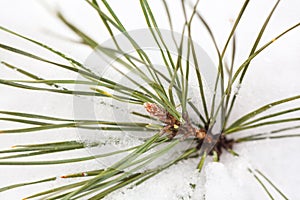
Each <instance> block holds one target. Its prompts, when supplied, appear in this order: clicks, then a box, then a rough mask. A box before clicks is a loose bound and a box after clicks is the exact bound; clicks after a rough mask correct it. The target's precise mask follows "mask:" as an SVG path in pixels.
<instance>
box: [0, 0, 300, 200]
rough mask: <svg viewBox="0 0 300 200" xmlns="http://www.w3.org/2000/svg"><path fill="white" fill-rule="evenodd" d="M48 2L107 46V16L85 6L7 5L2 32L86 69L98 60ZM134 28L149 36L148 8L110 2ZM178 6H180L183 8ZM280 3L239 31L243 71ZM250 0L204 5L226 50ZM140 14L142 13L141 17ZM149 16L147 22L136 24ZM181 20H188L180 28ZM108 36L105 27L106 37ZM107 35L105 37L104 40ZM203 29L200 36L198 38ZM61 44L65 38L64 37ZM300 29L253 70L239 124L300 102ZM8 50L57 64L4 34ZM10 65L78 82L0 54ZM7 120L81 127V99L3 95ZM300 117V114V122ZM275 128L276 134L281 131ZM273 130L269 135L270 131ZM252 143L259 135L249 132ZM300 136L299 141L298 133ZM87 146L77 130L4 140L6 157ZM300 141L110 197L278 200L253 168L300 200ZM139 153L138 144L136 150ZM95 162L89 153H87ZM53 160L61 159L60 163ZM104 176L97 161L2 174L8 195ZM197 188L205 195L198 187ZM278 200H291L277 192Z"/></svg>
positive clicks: (0, 106) (284, 6) (0, 143)
mask: <svg viewBox="0 0 300 200" xmlns="http://www.w3.org/2000/svg"><path fill="white" fill-rule="evenodd" d="M41 2H46V3H47V5H48V6H50V7H52V8H59V9H61V10H62V11H63V12H64V13H65V14H66V15H67V16H69V17H70V18H71V20H72V21H73V22H75V23H76V24H78V25H80V26H81V27H82V28H84V29H85V30H86V31H87V32H89V33H90V34H91V35H92V36H93V37H94V38H96V39H98V40H99V41H100V42H102V41H105V40H106V39H108V38H109V36H108V35H107V34H105V33H103V31H101V27H99V26H98V24H99V23H98V22H99V21H98V19H97V17H98V16H97V14H96V13H94V12H90V8H89V7H88V6H87V5H86V4H85V3H84V2H83V1H80V0H60V1H58V0H55V1H50V0H49V1H34V0H27V1H22V0H1V3H0V5H1V6H0V25H1V26H4V27H7V28H10V29H12V30H15V31H17V32H19V33H22V34H25V35H27V36H30V37H33V38H35V39H37V40H40V41H43V42H44V43H46V44H49V45H51V46H53V47H55V48H56V49H59V50H61V51H62V52H66V53H67V54H69V55H72V56H73V57H76V58H77V59H78V60H82V61H84V60H85V59H86V58H87V56H88V55H89V54H90V53H91V50H90V49H88V48H86V47H83V46H80V47H78V44H74V43H73V42H72V41H64V37H71V38H72V39H74V40H76V39H77V38H76V36H74V35H73V33H71V32H70V31H69V30H67V29H66V28H65V27H64V26H62V24H61V23H59V22H58V21H57V20H56V19H55V17H53V16H51V14H49V12H47V11H46V10H45V8H44V7H43V6H42V3H41ZM110 2H111V3H112V4H113V5H114V7H115V8H116V9H117V13H120V17H121V18H122V17H123V18H125V19H126V20H128V21H126V26H127V27H128V29H129V30H133V29H137V28H143V27H146V24H145V22H144V20H143V17H142V13H141V12H139V10H140V9H139V8H138V1H133V0H130V1H118V0H112V1H110ZM149 2H151V6H152V7H153V8H158V9H157V10H155V9H153V10H155V12H154V14H155V13H156V14H160V13H159V8H161V3H160V1H149ZM167 2H169V3H170V4H172V5H171V8H172V9H171V11H172V12H173V16H174V17H175V19H174V22H175V25H174V26H175V30H180V28H181V23H180V22H181V20H182V19H181V18H180V17H179V14H176V10H178V9H179V8H180V7H179V5H180V4H179V1H176V0H172V1H171V0H169V1H167ZM176 2H177V3H176ZM274 3H275V1H274V0H265V1H261V0H252V1H250V5H249V8H248V9H247V11H246V14H245V17H244V18H243V20H242V22H241V26H240V27H239V28H238V30H237V44H238V46H237V49H238V53H237V60H236V63H241V62H242V61H243V60H244V59H245V58H246V57H247V54H248V53H249V51H250V49H251V44H252V43H253V41H254V39H255V37H256V35H257V33H258V30H259V27H261V25H262V24H263V20H264V19H265V18H266V17H267V15H268V11H270V9H271V7H272V5H274ZM242 4H243V1H242V0H227V1H224V0H202V1H200V5H199V10H200V11H201V12H202V13H203V16H204V17H205V18H206V19H207V21H208V22H209V23H210V25H211V27H212V30H213V32H214V34H215V37H216V39H217V41H218V44H219V45H220V46H223V45H224V43H225V41H226V36H227V34H228V33H229V30H230V27H231V23H230V21H231V19H234V18H235V16H237V13H238V11H239V9H240V7H241V6H242ZM132 10H133V11H132ZM299 13H300V1H299V0H285V1H282V2H281V3H280V5H279V6H278V9H277V11H276V13H275V14H274V17H273V18H272V20H271V22H270V26H269V27H268V28H267V30H266V33H265V35H264V37H263V39H262V42H261V44H264V43H265V42H267V41H269V40H271V39H272V38H274V36H276V35H278V34H279V33H281V32H282V31H284V30H285V29H286V28H288V27H289V26H291V25H294V24H296V23H299V22H300V14H299ZM137 15H141V17H136V16H137ZM177 18H178V19H177ZM159 22H160V24H161V26H162V27H163V28H166V29H167V28H168V24H167V22H166V21H165V20H161V21H159ZM102 28H103V27H102ZM99 30H100V31H99ZM197 30H198V29H196V31H197ZM57 36H59V37H57ZM299 36H300V28H298V29H295V30H294V31H293V32H291V33H289V34H288V35H286V36H284V38H281V39H280V40H278V41H276V42H275V43H274V44H273V45H272V46H271V47H270V48H269V49H267V50H266V51H265V52H263V53H262V54H261V55H260V56H258V57H257V59H255V60H254V61H253V63H252V64H251V69H250V70H249V73H248V74H247V76H246V79H245V82H244V84H243V85H242V86H241V90H240V93H239V102H238V105H237V107H236V109H235V110H234V113H233V117H237V116H240V115H242V114H245V113H247V112H249V111H251V110H253V109H255V108H257V107H258V106H261V105H263V104H266V103H268V102H271V101H275V100H278V99H281V98H286V97H289V96H293V95H296V94H300V87H299V85H300V78H299V75H300V37H299ZM196 40H197V42H199V43H200V44H201V46H202V47H203V48H204V49H205V50H207V52H208V54H209V55H210V56H211V57H212V58H213V59H214V60H217V59H216V55H215V52H214V49H213V48H212V43H211V42H210V40H209V36H208V35H207V34H205V33H202V32H200V33H199V38H197V39H196ZM0 41H1V43H4V44H10V45H12V46H17V47H20V48H26V49H30V50H31V51H32V52H34V53H39V55H41V56H45V57H47V58H50V59H51V58H52V59H57V57H54V56H53V55H52V54H49V53H48V52H47V51H43V50H40V49H38V48H36V47H35V46H34V45H32V44H30V43H27V42H24V41H22V40H20V39H16V38H15V37H13V36H10V35H8V34H5V33H3V32H0ZM0 60H1V61H2V60H3V61H7V62H11V63H12V64H15V65H17V66H22V67H24V68H25V69H30V70H31V71H33V72H35V73H38V74H41V75H43V76H44V77H46V78H47V77H55V79H59V78H60V77H69V78H72V77H74V75H73V74H71V73H69V72H66V71H63V70H61V71H59V72H58V71H56V68H53V67H49V66H48V65H45V64H41V63H40V62H36V61H32V60H30V59H24V58H22V57H20V56H15V55H12V54H9V53H7V52H5V51H3V50H0ZM20 77H21V76H20V75H18V74H16V73H15V72H14V71H11V70H8V69H6V68H4V67H3V66H1V70H0V78H1V79H17V78H20ZM0 94H1V98H0V110H11V111H24V112H31V113H38V114H45V115H47V114H48V115H52V116H57V117H72V116H73V104H72V100H73V99H72V97H69V96H62V95H56V94H50V93H45V92H32V91H24V90H20V89H15V88H11V87H7V86H3V85H0ZM297 106H298V107H299V101H297V102H295V103H293V104H289V107H297ZM294 116H295V117H297V116H298V117H299V113H296V114H295V115H294ZM11 127H12V125H11V124H10V123H5V122H2V121H0V129H8V128H11ZM274 127H275V126H274ZM263 130H266V129H263ZM247 133H256V132H254V131H252V132H251V131H249V132H247ZM293 133H294V132H293ZM74 138H75V139H77V138H78V136H77V133H74V132H73V131H72V130H59V131H42V132H41V133H40V134H34V133H33V134H31V133H29V134H27V135H26V136H24V135H21V134H19V135H1V136H0V139H1V140H0V149H5V148H9V147H11V146H13V145H15V144H27V143H40V142H45V141H49V139H50V140H53V141H60V140H63V139H74ZM299 142H300V138H290V139H279V140H263V141H259V142H251V143H242V144H239V145H236V146H235V149H234V150H235V151H236V152H238V153H239V154H240V156H239V157H233V156H232V155H230V154H228V153H224V154H223V155H222V158H221V161H220V162H219V163H215V162H212V161H207V162H206V164H205V165H204V168H203V171H202V172H201V173H200V174H199V173H198V172H197V171H196V170H195V166H196V165H197V163H198V161H199V160H198V159H190V160H185V161H182V162H180V163H178V164H176V165H174V166H172V167H170V168H169V169H167V170H165V171H164V172H162V173H160V174H158V175H157V176H155V177H153V178H151V179H150V180H148V181H147V182H144V183H143V184H141V185H139V186H138V187H135V188H123V189H121V190H119V191H117V192H114V193H112V194H110V195H109V196H107V197H106V198H105V200H123V199H126V200H127V199H128V200H141V199H143V200H154V199H155V200H188V199H192V200H204V199H205V200H219V199H222V200H248V199H249V200H252V199H268V196H267V195H266V193H265V192H264V191H263V188H262V187H261V186H260V185H259V184H258V183H257V181H256V180H255V179H254V177H253V176H252V175H251V174H250V173H249V172H248V170H247V169H248V168H251V169H259V170H261V171H262V172H264V173H265V175H266V176H267V177H269V178H270V179H271V180H272V181H273V182H274V183H275V184H276V185H277V186H278V187H279V188H280V189H281V190H282V191H283V192H284V193H285V194H286V195H287V196H288V197H289V199H292V200H297V199H300V192H299V185H300V175H299V169H300V160H299V155H300V154H299V153H300V145H299ZM129 143H130V145H133V143H132V141H130V142H129ZM81 154H82V155H88V152H81ZM70 156H78V154H76V153H73V154H71V155H70V154H65V155H63V156H62V157H61V159H63V158H68V157H70ZM50 158H52V159H55V158H56V156H55V155H54V156H51V157H50ZM98 166H99V163H97V162H95V161H90V162H84V163H81V164H69V165H60V166H58V165H55V166H46V167H44V166H36V167H31V166H0V188H1V187H4V186H6V185H10V184H13V183H20V182H24V181H34V180H39V179H41V178H44V177H51V176H58V175H63V174H69V173H73V172H78V171H85V170H93V169H96V168H97V167H98ZM66 182H67V181H66V180H61V179H59V178H58V180H57V181H56V182H51V183H50V187H55V186H58V185H61V184H63V183H66ZM193 186H195V187H193ZM48 188H49V184H47V183H46V184H40V185H37V186H28V187H23V188H20V189H16V190H11V191H8V192H4V193H0V199H1V200H18V199H22V198H23V197H24V196H27V195H28V194H32V193H35V192H38V191H41V190H45V189H48ZM271 191H272V194H274V197H275V199H276V200H277V199H282V197H280V196H279V195H278V194H276V192H275V191H274V190H273V189H271Z"/></svg>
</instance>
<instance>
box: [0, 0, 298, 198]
mask: <svg viewBox="0 0 300 200" xmlns="http://www.w3.org/2000/svg"><path fill="white" fill-rule="evenodd" d="M139 2H140V6H141V9H142V12H143V14H144V16H143V17H144V18H145V21H146V23H147V25H148V28H149V30H151V34H152V36H153V38H154V39H155V41H156V42H157V46H158V48H159V49H160V53H161V58H162V59H163V61H164V63H163V65H164V66H165V67H166V70H167V71H168V73H167V74H163V73H160V71H159V70H158V69H157V68H155V66H154V65H153V63H152V62H151V59H150V58H149V57H148V55H147V53H146V52H145V51H144V50H143V49H141V48H139V44H138V43H137V42H136V41H135V38H133V37H131V36H130V34H128V32H127V29H126V28H125V27H124V26H123V24H122V22H121V21H122V19H119V18H118V14H117V13H115V12H114V9H113V8H112V7H111V6H110V4H109V3H108V2H107V1H106V0H101V1H100V0H99V1H96V0H86V3H87V4H88V5H90V7H91V9H92V10H94V11H95V12H96V13H98V15H99V19H100V20H101V22H102V23H103V24H104V25H105V27H106V29H107V31H108V33H109V34H110V35H111V37H112V38H113V37H114V36H115V35H116V34H118V33H117V32H119V33H122V34H124V35H125V37H126V38H127V39H128V41H129V42H130V44H131V45H132V46H133V47H134V49H135V53H136V56H133V55H132V54H129V53H127V52H124V51H123V50H122V49H121V48H120V47H119V45H118V41H115V48H114V49H112V48H106V47H104V46H101V44H98V43H97V41H95V40H94V39H92V38H91V37H90V36H88V34H87V33H85V32H84V31H82V30H80V29H79V28H78V27H77V26H76V25H74V24H72V23H71V22H70V21H69V20H68V19H66V18H65V17H64V15H63V14H62V13H60V12H58V13H57V17H58V18H59V19H60V20H61V21H62V22H63V23H64V24H65V25H66V26H67V27H68V28H69V29H70V30H72V31H73V32H74V33H75V34H76V35H77V36H78V37H79V38H80V39H81V41H82V43H83V44H84V45H87V46H89V47H91V48H92V49H97V50H98V51H100V52H101V53H103V54H105V55H107V56H109V57H111V58H112V59H114V60H116V62H117V63H118V64H119V65H120V66H123V67H125V68H127V69H129V70H131V71H134V72H135V75H138V76H139V77H140V78H141V79H142V80H144V81H145V82H146V83H147V84H148V85H147V87H145V86H143V85H141V84H140V83H139V82H136V81H135V80H133V79H131V78H130V77H128V76H126V75H124V76H125V77H126V78H127V79H128V80H129V81H131V82H132V83H133V84H134V85H136V86H137V87H138V88H139V90H135V89H134V88H131V87H129V86H126V85H122V84H119V83H118V82H115V81H114V80H111V79H107V78H104V77H101V76H99V75H97V73H95V72H93V70H91V69H89V68H88V67H87V66H85V64H84V63H81V62H80V61H77V60H76V59H74V58H71V57H69V56H67V55H65V54H64V53H62V52H60V51H58V50H55V49H54V48H52V47H50V46H48V45H45V44H43V43H42V42H39V41H36V40H34V39H32V38H28V37H26V36H24V35H22V34H19V33H16V32H14V31H12V30H10V29H8V28H6V27H2V26H1V27H0V30H1V31H3V32H6V33H7V34H10V35H13V36H15V37H17V38H19V39H23V40H26V41H28V42H30V43H33V44H35V45H37V46H39V47H40V48H43V49H46V50H48V51H49V52H51V53H53V54H55V55H56V56H58V57H60V58H62V59H64V60H65V61H66V63H67V64H63V63H59V62H56V61H53V60H49V59H47V58H44V57H40V56H39V55H37V54H33V53H30V51H28V50H24V49H20V48H16V47H13V46H10V45H7V44H0V48H1V49H3V50H6V51H9V52H11V53H13V54H19V55H22V56H25V57H28V58H31V59H33V60H36V61H40V62H43V63H46V64H49V65H52V66H56V67H57V68H60V69H64V70H68V71H70V72H72V73H75V74H77V75H78V76H81V77H82V79H84V80H50V79H43V78H42V77H40V76H37V75H36V74H33V73H31V72H29V71H26V70H24V69H22V67H18V66H14V65H13V64H11V63H8V62H6V61H2V65H3V66H6V67H8V68H11V69H13V70H16V72H18V73H20V74H22V75H24V76H25V77H27V78H28V80H3V79H1V80H0V84H2V85H7V86H11V87H16V88H21V89H23V90H33V91H46V92H51V93H59V94H63V95H77V96H92V97H96V98H99V99H101V98H111V99H114V100H116V101H120V102H123V103H124V104H136V105H139V106H141V107H142V108H144V110H145V113H139V112H131V113H128V115H135V116H138V117H141V118H143V119H144V120H145V123H140V122H116V121H105V120H101V121H100V120H77V119H76V120H74V119H65V118H57V117H54V116H45V115H38V114H33V113H22V112H12V111H0V113H1V115H2V116H10V117H1V118H0V120H2V121H10V122H15V123H21V124H26V125H29V126H30V127H26V128H21V129H10V130H7V129H5V130H1V131H0V133H1V135H3V134H26V133H29V132H37V133H36V134H38V133H39V131H43V130H54V129H62V128H70V129H74V128H76V129H91V130H95V131H97V130H106V131H123V130H126V131H141V132H143V131H146V130H151V131H152V132H153V131H155V132H156V133H155V134H152V133H149V137H148V138H146V139H145V138H144V139H143V140H144V142H143V143H142V144H140V145H137V146H134V147H131V148H128V149H123V150H118V151H114V152H110V153H105V154H99V155H95V156H88V157H78V158H72V159H63V160H59V159H57V160H44V161H43V160H34V161H30V160H27V161H26V160H24V159H23V158H27V157H33V156H37V155H48V154H52V153H59V152H67V151H68V152H70V151H75V150H78V149H82V150H83V149H85V148H86V144H85V143H84V142H80V141H75V140H74V141H61V142H55V143H43V144H28V145H15V146H14V148H12V149H7V150H1V151H0V154H1V155H2V156H1V157H0V165H8V166H12V165H30V166H35V165H55V164H68V163H75V162H76V163H80V162H83V161H87V160H93V159H100V158H103V157H109V156H113V155H117V154H120V155H123V157H122V158H121V159H120V160H118V161H117V162H115V163H114V164H112V165H111V166H109V167H107V168H103V169H98V170H93V171H85V172H79V173H76V174H69V175H64V176H61V178H64V179H72V178H80V177H81V178H82V180H81V181H76V182H74V183H69V184H66V185H64V186H60V187H56V188H51V189H49V190H47V191H43V192H40V193H37V194H33V195H31V196H28V197H26V198H24V199H34V198H37V199H47V200H50V199H62V200H67V199H80V198H84V199H86V198H88V199H90V200H96V199H101V198H104V197H105V196H107V195H108V194H110V193H112V192H114V191H116V190H118V189H120V188H123V187H128V186H131V187H133V186H137V185H139V184H141V183H143V182H144V181H146V180H147V179H150V178H151V177H153V176H155V175H157V174H158V173H160V172H162V171H163V170H165V169H167V168H168V167H170V166H172V165H174V164H176V163H178V162H179V161H182V160H184V159H189V158H198V159H199V164H198V165H197V166H195V168H197V169H198V170H199V173H200V172H201V169H202V167H203V165H204V163H205V160H206V158H207V157H208V156H213V160H214V161H216V162H218V161H219V157H220V156H221V153H222V151H228V152H229V153H231V154H233V156H238V153H236V152H234V150H233V147H234V145H235V144H236V143H243V142H249V141H255V140H263V139H266V138H285V137H298V136H299V135H296V134H286V133H285V132H287V131H290V130H294V129H298V128H300V126H288V127H282V128H281V129H276V130H271V131H268V132H266V133H257V134H252V135H248V136H243V137H242V136H239V135H238V133H239V132H241V131H244V130H250V129H256V128H259V127H263V126H269V127H272V125H274V124H286V123H289V122H295V121H299V120H300V119H299V118H281V119H277V117H284V115H286V114H290V113H294V112H297V111H299V110H300V109H299V107H295V108H289V109H285V110H282V111H280V112H277V111H276V112H271V114H265V113H268V112H267V111H272V109H273V108H274V107H276V106H279V105H283V104H286V103H289V102H292V101H296V100H298V99H300V95H298V96H292V97H288V98H285V99H280V100H278V101H274V102H270V103H268V104H266V105H263V106H261V107H259V108H257V109H255V110H253V111H252V112H249V113H247V114H245V115H243V116H240V117H239V118H238V119H237V120H236V121H233V122H231V121H230V117H231V115H232V111H233V109H234V107H235V105H236V101H237V100H238V94H237V92H236V91H235V87H236V86H239V85H241V84H242V83H243V81H244V78H245V75H246V73H247V72H248V70H249V68H250V64H251V61H252V60H253V59H254V58H255V57H256V56H258V55H259V54H260V53H261V52H263V51H264V50H265V49H266V48H268V47H269V46H270V45H271V44H272V43H273V42H275V41H276V40H277V39H279V38H281V37H282V36H284V35H285V34H286V33H288V32H290V31H292V30H293V29H295V28H296V27H298V26H299V25H300V23H298V24H295V25H294V26H292V27H290V28H288V29H287V30H285V31H284V32H282V33H280V34H279V35H277V36H275V37H274V39H272V40H270V41H269V42H267V43H265V44H262V45H259V44H260V41H261V38H262V36H263V34H264V32H265V30H266V27H267V25H268V23H269V21H270V19H271V17H272V15H273V13H274V11H275V10H276V8H277V6H278V4H279V2H280V1H279V0H278V1H277V2H276V3H275V5H274V6H273V8H272V10H271V12H270V13H269V15H268V17H267V18H266V19H265V21H264V24H263V26H262V27H261V29H260V31H259V33H258V35H257V37H256V40H255V42H254V44H253V46H252V48H251V52H250V53H249V56H248V57H247V58H246V59H245V61H244V62H243V63H242V64H240V65H239V66H238V67H236V66H235V65H236V64H234V60H235V54H236V48H235V43H236V36H235V33H236V29H237V27H238V25H239V22H240V21H241V19H242V17H243V15H244V12H245V10H246V9H247V6H248V4H249V2H250V1H249V0H245V2H244V4H243V6H242V8H241V9H240V12H239V14H238V16H237V17H236V19H235V21H234V23H233V26H232V29H231V31H230V33H229V35H228V37H227V40H226V43H225V45H224V47H223V48H219V47H218V45H217V42H216V40H215V37H214V35H213V32H212V31H211V28H210V26H209V24H208V23H207V22H206V20H205V19H204V18H203V17H202V15H201V14H200V13H199V11H198V9H197V7H198V3H199V0H197V1H196V3H195V4H194V5H191V4H190V3H187V2H186V1H184V0H182V1H181V2H182V3H181V5H182V10H183V13H184V19H185V23H184V24H183V28H182V33H181V34H182V35H187V37H188V43H187V44H185V43H184V42H183V41H179V42H178V44H177V50H178V52H176V53H177V56H174V55H171V52H170V51H169V49H168V46H167V45H166V43H165V42H164V39H163V36H162V34H161V32H160V29H159V26H158V23H157V22H158V20H157V18H156V17H155V16H154V14H153V12H152V9H151V7H150V5H149V3H148V1H147V0H140V1H139ZM161 2H162V3H163V5H164V9H165V10H164V11H165V12H166V14H167V15H166V16H167V17H168V21H169V25H170V29H171V30H172V29H173V22H172V17H171V14H170V10H169V6H168V2H166V0H162V1H161ZM187 7H188V8H191V9H192V12H191V13H190V14H188V12H187V9H188V8H187ZM195 20H199V22H201V23H202V24H203V27H205V31H207V32H208V34H209V35H210V37H211V40H212V42H213V44H214V49H215V50H216V53H217V55H218V62H217V63H218V68H217V74H216V80H215V88H214V93H213V94H214V96H213V97H212V98H211V99H208V98H207V95H206V94H205V92H206V90H205V88H204V83H203V80H204V79H205V77H203V74H202V73H201V68H200V64H198V63H200V61H198V60H197V52H196V51H195V46H194V45H195V44H194V41H193V35H192V31H191V28H192V24H193V21H195ZM184 45H187V46H185V47H184ZM231 45H232V48H231V50H230V52H228V51H229V50H228V49H229V46H231ZM183 48H186V49H188V51H187V55H182V52H183V51H182V49H183ZM226 53H228V54H230V57H231V61H230V62H226V59H225V54H226ZM120 56H121V57H120ZM184 56H185V57H186V58H188V60H187V61H185V60H184V59H182V57H184ZM189 60H192V61H193V63H194V65H195V66H194V67H193V68H192V67H191V66H190V62H189ZM137 63H138V64H142V65H143V66H146V69H147V72H145V71H143V70H140V69H139V67H138V64H137ZM119 72H120V73H122V72H121V70H120V71H119ZM190 73H194V74H196V77H197V80H196V81H195V82H196V83H197V86H198V89H199V90H198V94H197V95H198V96H197V97H195V98H198V99H200V102H201V105H200V107H199V106H196V105H194V103H193V102H192V101H190V98H191V97H190V96H189V92H188V90H189V77H190ZM182 77H184V78H182ZM163 83H167V84H163ZM41 85H43V86H41ZM70 85H71V86H76V85H86V86H89V88H90V90H89V91H76V90H72V89H68V86H70ZM75 88H76V87H75ZM111 90H113V91H114V93H111V92H109V91H111ZM218 91H219V92H218ZM217 95H219V96H217ZM193 98H194V97H193ZM209 101H210V102H209ZM208 102H209V103H208ZM190 112H194V114H196V115H197V117H198V118H197V119H194V118H192V119H190V117H189V113H190ZM149 119H151V120H153V121H152V122H151V124H150V123H148V120H149ZM194 122H197V123H194ZM216 122H218V124H221V129H220V132H218V133H214V132H213V130H214V126H215V125H216ZM0 137H1V136H0ZM228 137H230V139H229V138H228ZM191 141H192V142H193V144H194V145H189V148H187V149H185V150H184V151H182V152H181V153H180V154H179V155H177V157H175V158H172V159H171V158H170V160H169V161H168V162H165V163H163V164H159V165H158V166H156V167H153V168H150V169H145V170H141V169H144V167H145V166H148V165H149V164H150V163H152V162H156V161H157V160H158V159H160V158H161V157H163V156H165V155H167V154H168V153H169V152H170V151H171V150H172V149H174V148H176V147H177V146H178V145H179V144H181V143H187V145H188V144H189V143H191ZM207 144H208V145H207ZM209 144H211V145H213V146H212V148H208V147H209V146H210V145H209ZM98 145H99V144H98V143H94V144H89V147H95V148H97V146H98ZM205 145H207V147H205ZM20 158H22V159H23V160H22V161H20V160H17V159H20ZM249 172H250V173H252V174H253V176H254V177H255V179H256V180H257V181H258V183H259V184H261V186H262V188H263V189H264V190H265V191H266V193H267V195H268V196H269V197H270V199H274V197H273V195H272V194H271V192H269V189H268V188H269V187H271V188H273V189H275V190H274V191H276V192H278V194H280V195H281V196H282V197H283V198H284V199H287V197H286V196H285V195H284V194H283V193H282V192H281V191H280V190H279V189H278V188H277V187H276V186H275V185H274V184H273V183H272V182H271V181H270V180H269V179H268V178H267V177H266V176H265V175H264V174H263V173H262V172H260V171H259V170H257V169H249ZM56 179H57V178H56V177H52V178H47V179H43V180H38V181H35V182H26V183H20V184H16V185H10V186H7V187H4V188H0V192H5V191H7V190H11V189H15V188H18V187H23V186H27V185H33V184H38V183H44V182H50V181H55V180H56ZM76 180H77V179H76ZM265 183H267V184H268V185H269V186H267V185H265Z"/></svg>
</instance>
